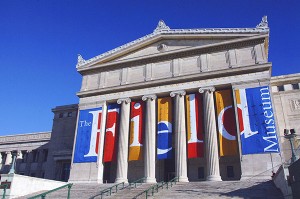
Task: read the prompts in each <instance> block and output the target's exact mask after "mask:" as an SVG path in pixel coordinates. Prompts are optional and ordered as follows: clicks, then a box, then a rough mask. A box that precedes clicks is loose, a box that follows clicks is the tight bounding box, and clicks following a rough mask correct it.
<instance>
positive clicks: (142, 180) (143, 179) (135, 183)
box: [124, 177, 146, 189]
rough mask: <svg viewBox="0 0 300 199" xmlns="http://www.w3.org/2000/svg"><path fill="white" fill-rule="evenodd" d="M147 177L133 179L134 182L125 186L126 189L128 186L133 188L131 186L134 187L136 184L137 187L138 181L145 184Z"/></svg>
mask: <svg viewBox="0 0 300 199" xmlns="http://www.w3.org/2000/svg"><path fill="white" fill-rule="evenodd" d="M145 179H146V178H145V177H143V178H140V179H137V180H135V181H133V182H130V183H129V185H128V186H126V187H124V189H125V188H127V187H129V189H131V188H132V185H134V188H136V186H137V183H141V184H143V182H144V181H145Z"/></svg>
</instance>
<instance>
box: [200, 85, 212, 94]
mask: <svg viewBox="0 0 300 199" xmlns="http://www.w3.org/2000/svg"><path fill="white" fill-rule="evenodd" d="M215 90H216V88H215V87H213V86H207V87H201V88H199V93H204V92H209V93H212V92H214V91H215Z"/></svg>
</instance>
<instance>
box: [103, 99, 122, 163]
mask: <svg viewBox="0 0 300 199" xmlns="http://www.w3.org/2000/svg"><path fill="white" fill-rule="evenodd" d="M119 113H120V105H119V104H109V105H108V106H107V119H106V130H105V143H104V156H103V161H104V162H112V161H115V160H116V155H117V137H118V133H119Z"/></svg>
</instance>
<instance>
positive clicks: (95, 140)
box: [84, 110, 102, 157]
mask: <svg viewBox="0 0 300 199" xmlns="http://www.w3.org/2000/svg"><path fill="white" fill-rule="evenodd" d="M101 113H102V110H98V111H90V112H89V114H92V115H93V124H92V133H91V139H90V149H89V152H88V153H87V154H85V155H84V157H91V156H97V148H98V144H99V137H100V136H99V133H100V124H101V123H100V121H101V115H102V114H101Z"/></svg>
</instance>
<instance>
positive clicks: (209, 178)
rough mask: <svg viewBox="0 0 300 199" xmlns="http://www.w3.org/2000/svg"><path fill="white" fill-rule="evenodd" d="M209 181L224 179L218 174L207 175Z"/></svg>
mask: <svg viewBox="0 0 300 199" xmlns="http://www.w3.org/2000/svg"><path fill="white" fill-rule="evenodd" d="M206 180H207V181H222V179H221V176H218V175H210V176H207V177H206Z"/></svg>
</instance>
